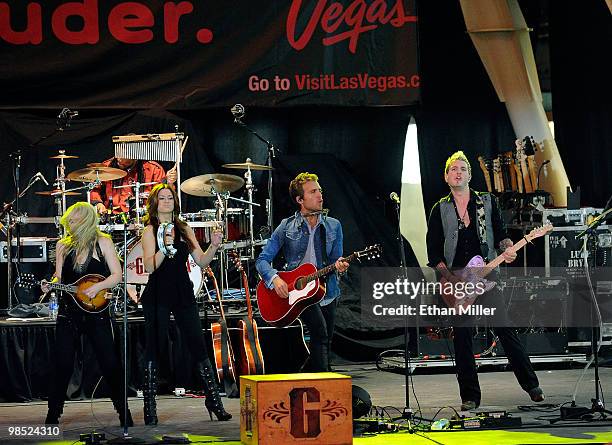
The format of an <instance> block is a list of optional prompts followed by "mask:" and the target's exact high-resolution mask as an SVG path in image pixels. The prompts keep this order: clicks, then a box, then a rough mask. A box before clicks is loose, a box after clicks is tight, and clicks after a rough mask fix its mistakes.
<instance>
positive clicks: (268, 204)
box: [234, 115, 282, 233]
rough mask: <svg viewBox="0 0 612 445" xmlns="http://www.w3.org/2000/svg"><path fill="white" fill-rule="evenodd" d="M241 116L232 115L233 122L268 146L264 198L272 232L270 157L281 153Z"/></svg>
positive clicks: (268, 223)
mask: <svg viewBox="0 0 612 445" xmlns="http://www.w3.org/2000/svg"><path fill="white" fill-rule="evenodd" d="M243 117H244V115H234V123H235V124H238V125H240V126H241V127H243V128H245V129H246V130H247V131H248V132H249V133H251V134H252V135H254V136H255V137H256V138H257V139H259V140H260V141H261V142H263V143H264V144H266V147H267V148H268V158H267V160H266V164H267V166H268V167H270V170H268V199H267V200H266V210H267V213H268V222H267V225H268V228H269V229H270V233H272V230H273V229H274V226H273V213H274V212H273V203H272V170H273V169H274V166H273V165H272V159H273V158H275V157H276V153H282V152H281V151H280V150H279V149H278V148H276V147H275V146H274V144H272V142H270V141H268V140H267V139H265V138H263V137H262V136H260V135H259V133H257V132H256V131H255V130H253V129H252V128H250V127H249V126H248V125H247V124H245V123H244V122H242V120H241V119H242V118H243ZM251 201H252V200H251Z"/></svg>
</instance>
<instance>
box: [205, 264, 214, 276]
mask: <svg viewBox="0 0 612 445" xmlns="http://www.w3.org/2000/svg"><path fill="white" fill-rule="evenodd" d="M204 272H205V273H206V275H207V276H208V277H210V278H212V279H214V278H215V273H214V272H213V270H212V268H211V267H210V266H206V268H204Z"/></svg>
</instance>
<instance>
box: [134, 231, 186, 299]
mask: <svg viewBox="0 0 612 445" xmlns="http://www.w3.org/2000/svg"><path fill="white" fill-rule="evenodd" d="M155 232H157V231H155ZM174 247H175V248H176V250H177V252H176V254H175V255H174V256H173V257H172V258H170V257H165V258H164V260H163V261H162V263H161V264H160V265H159V267H158V268H157V269H155V270H154V271H153V272H152V273H151V274H150V275H149V281H148V283H147V287H146V288H145V290H144V292H143V294H142V301H143V303H145V304H146V303H149V302H150V299H151V297H152V296H155V303H156V304H162V305H164V306H170V305H183V304H190V303H193V302H194V301H195V295H194V294H193V283H192V282H191V280H190V278H189V272H187V260H188V259H189V253H190V252H189V246H188V245H187V243H186V242H185V241H183V240H182V239H178V240H176V239H175V241H174ZM157 250H158V247H157V243H155V251H156V252H157Z"/></svg>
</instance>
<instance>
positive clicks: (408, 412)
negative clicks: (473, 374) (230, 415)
mask: <svg viewBox="0 0 612 445" xmlns="http://www.w3.org/2000/svg"><path fill="white" fill-rule="evenodd" d="M393 202H394V204H395V212H396V214H397V240H398V245H399V249H400V268H401V269H402V272H403V274H404V278H405V279H408V269H407V267H408V266H407V265H406V252H405V251H404V237H403V236H402V231H401V225H400V201H399V200H396V199H394V200H393ZM409 340H410V334H409V332H408V321H407V318H406V317H404V386H405V390H406V394H405V401H406V405H405V406H404V409H403V410H402V415H401V416H400V417H399V418H396V419H394V420H398V419H406V420H408V421H410V420H413V419H416V417H415V416H414V413H413V411H412V408H410V378H411V377H410V373H411V371H410V350H409V348H408V342H409ZM409 428H411V427H410V425H409Z"/></svg>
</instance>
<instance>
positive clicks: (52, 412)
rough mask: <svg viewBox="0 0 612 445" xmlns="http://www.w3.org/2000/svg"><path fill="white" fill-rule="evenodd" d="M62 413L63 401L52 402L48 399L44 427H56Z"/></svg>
mask: <svg viewBox="0 0 612 445" xmlns="http://www.w3.org/2000/svg"><path fill="white" fill-rule="evenodd" d="M63 412H64V401H63V400H61V401H59V400H53V399H52V398H49V403H48V409H47V417H46V418H45V425H57V424H59V419H60V417H61V416H62V413H63Z"/></svg>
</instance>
